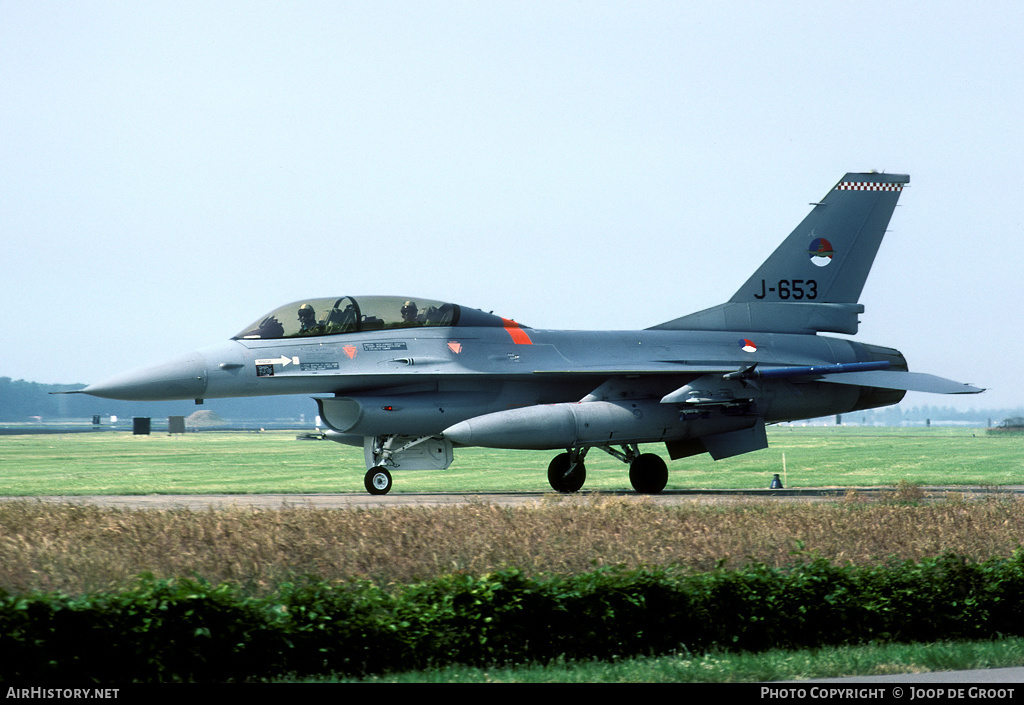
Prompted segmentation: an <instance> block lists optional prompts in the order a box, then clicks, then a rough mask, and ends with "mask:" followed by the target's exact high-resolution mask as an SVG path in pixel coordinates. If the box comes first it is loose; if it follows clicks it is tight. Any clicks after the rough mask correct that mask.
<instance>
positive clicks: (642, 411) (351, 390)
mask: <svg viewBox="0 0 1024 705" xmlns="http://www.w3.org/2000/svg"><path fill="white" fill-rule="evenodd" d="M909 181H910V179H909V177H908V176H906V175H901V174H883V173H875V172H871V173H862V174H847V175H846V176H844V177H843V178H842V180H841V181H840V182H839V183H838V184H836V185H835V187H833V188H832V189H831V190H830V191H829V192H828V194H827V195H826V196H825V197H824V198H823V199H821V200H820V201H817V202H814V203H812V204H811V206H812V208H811V211H810V213H809V214H808V215H807V216H806V218H804V220H803V221H802V222H801V223H800V224H799V225H798V226H797V227H796V229H795V230H794V231H793V232H792V233H791V234H790V235H789V236H788V237H787V238H786V239H785V240H784V241H783V242H782V244H781V245H780V246H779V247H778V248H777V249H776V250H775V251H774V253H773V254H772V255H771V256H770V257H769V258H768V259H767V260H766V261H765V262H764V263H763V264H762V265H761V266H760V267H759V268H758V269H757V271H755V272H754V273H753V274H752V275H751V276H750V278H749V279H747V281H746V282H745V283H744V284H743V285H742V286H741V287H740V288H739V290H738V291H737V292H736V293H735V294H734V295H733V296H732V298H731V299H729V300H728V301H727V302H725V303H723V304H721V305H719V306H715V307H713V308H710V309H706V310H703V311H699V312H697V313H693V314H690V315H687V316H683V317H681V318H677V319H675V320H672V321H668V322H666V323H662V324H660V325H656V326H654V327H652V328H647V329H644V330H636V331H564V330H542V329H535V328H530V327H528V326H526V325H523V324H521V323H518V322H516V321H514V320H512V319H509V318H502V317H501V316H497V315H494V314H492V313H485V312H483V311H481V310H477V309H473V308H468V307H465V306H460V305H457V304H454V303H449V302H445V301H436V300H430V299H423V298H418V297H410V296H397V297H396V296H336V297H330V298H316V299H307V300H303V301H296V302H294V303H289V304H287V305H285V306H281V307H280V308H278V309H276V310H274V311H271V312H269V313H267V314H265V315H263V316H260V317H259V318H258V319H256V321H255V322H254V323H252V324H251V325H249V326H246V327H245V328H243V329H242V330H241V331H240V332H239V333H238V334H237V335H235V336H234V337H232V338H231V339H230V340H229V341H227V342H223V343H221V344H219V345H215V346H213V347H210V348H206V349H203V350H200V351H197V352H193V353H191V354H188V355H185V356H183V357H180V358H178V359H176V360H172V361H170V362H167V363H164V364H162V365H157V366H152V367H145V368H141V369H138V370H134V371H131V372H128V373H125V374H122V375H119V376H116V377H114V378H112V379H109V380H106V381H104V382H100V383H98V384H92V385H90V386H88V387H86V388H85V389H83V390H80V391H81V392H82V393H85V394H91V395H93V396H97V397H106V398H110V399H126V400H171V399H195V400H197V403H200V402H201V400H202V399H210V398H220V397H247V396H260V395H271V394H309V395H313V396H314V399H315V401H316V404H317V405H318V407H319V413H320V417H321V418H322V420H323V421H324V422H325V423H326V425H327V426H328V427H329V428H330V431H329V432H328V436H329V437H330V438H331V439H332V440H335V441H338V442H341V443H348V444H352V445H357V446H362V447H363V450H364V455H365V460H366V468H367V470H366V475H365V487H366V489H367V491H369V492H370V493H372V494H385V493H387V492H388V491H390V490H391V488H392V484H393V480H392V472H393V471H396V470H412V469H444V468H447V467H448V466H449V465H450V464H451V463H452V461H453V457H454V448H456V447H463V446H483V447H488V448H511V449H532V450H548V451H552V450H557V451H559V453H558V454H557V455H556V456H555V457H554V459H553V460H552V461H551V463H550V465H549V467H548V480H549V482H550V484H551V487H552V488H554V489H555V490H557V491H558V492H575V491H578V490H579V489H580V488H581V487H582V486H583V484H584V481H585V479H586V465H585V458H586V456H587V453H588V452H589V451H590V450H591V449H594V448H597V449H600V450H601V451H604V452H607V453H609V454H611V455H612V456H614V457H615V458H618V459H619V460H621V461H623V462H624V463H626V464H627V465H628V466H629V479H630V483H631V484H632V486H633V488H634V489H635V490H636V491H637V492H641V493H658V492H661V491H662V490H663V489H664V488H665V486H666V484H667V482H668V466H667V464H666V463H665V461H664V460H663V459H662V458H661V457H660V456H659V455H658V454H656V453H652V452H641V451H640V446H641V445H642V444H651V443H658V444H664V446H665V451H666V452H667V454H668V457H669V458H671V459H672V460H678V459H681V458H686V457H689V456H693V455H697V454H701V453H708V454H710V456H711V457H712V458H714V459H715V460H720V459H722V458H729V457H732V456H735V455H739V454H742V453H749V452H751V451H755V450H759V449H762V448H766V447H767V446H768V441H767V436H766V433H765V426H766V425H768V424H774V423H779V422H786V421H794V420H798V419H806V418H815V417H820V416H827V415H832V414H843V413H847V412H853V411H857V410H861V409H871V408H875V407H880V406H887V405H890V404H895V403H897V402H899V401H900V400H901V399H902V398H903V396H904V395H905V393H906V392H907V391H908V390H909V391H921V392H934V393H940V394H965V393H966V394H973V393H977V392H981V391H983V390H981V389H978V388H976V387H972V386H969V385H965V384H960V383H957V382H953V381H950V380H947V379H943V378H940V377H936V376H933V375H927V374H921V373H916V372H910V371H909V368H908V365H907V361H906V359H905V358H904V356H903V355H902V354H901V353H900V352H899V351H898V350H895V349H893V348H888V347H880V346H877V345H868V344H865V343H860V342H855V341H852V340H849V339H846V338H838V337H834V336H826V335H822V334H823V333H841V334H847V335H852V334H854V333H856V332H857V327H858V323H859V320H858V316H859V314H861V313H862V312H863V311H864V307H863V306H862V305H861V304H859V303H858V299H859V298H860V295H861V291H862V289H863V287H864V283H865V281H866V279H867V276H868V272H869V270H870V268H871V265H872V262H873V261H874V258H875V255H876V253H877V251H878V248H879V245H880V244H881V242H882V237H883V235H884V234H885V231H886V228H887V226H888V223H889V220H890V218H891V216H892V213H893V210H894V208H895V207H896V202H897V200H898V199H899V197H900V193H901V191H902V190H903V188H904V186H906V184H907V183H909Z"/></svg>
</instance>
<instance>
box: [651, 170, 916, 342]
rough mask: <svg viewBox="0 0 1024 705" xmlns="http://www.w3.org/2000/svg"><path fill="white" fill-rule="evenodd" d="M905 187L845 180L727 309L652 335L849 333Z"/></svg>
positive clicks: (898, 178)
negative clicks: (685, 331) (676, 331)
mask: <svg viewBox="0 0 1024 705" xmlns="http://www.w3.org/2000/svg"><path fill="white" fill-rule="evenodd" d="M909 181H910V177H909V176H906V175H904V174H877V173H868V174H847V175H846V176H844V177H843V178H842V180H841V181H840V182H839V183H838V184H836V185H835V187H834V188H833V189H832V190H831V191H829V192H828V194H827V195H826V196H825V198H823V199H822V200H821V201H820V202H819V203H814V204H812V205H813V206H814V208H813V210H812V211H811V212H810V213H809V214H808V215H807V217H806V218H804V220H803V222H801V223H800V225H798V226H797V227H796V229H795V230H793V232H792V233H790V235H789V237H787V238H786V239H785V240H784V241H783V242H782V244H781V245H779V247H778V248H777V249H776V250H775V252H773V253H772V254H771V256H770V257H768V259H767V260H765V261H764V263H763V264H762V265H761V266H760V267H758V269H757V271H756V272H754V274H753V275H752V276H751V277H750V278H749V279H748V280H747V281H746V283H745V284H744V285H743V286H741V287H740V288H739V290H738V291H737V292H736V293H735V294H734V295H733V297H732V298H731V299H729V301H728V302H727V303H725V304H722V305H720V306H715V307H713V308H710V309H707V310H705V311H700V312H698V313H694V314H691V315H689V316H684V317H682V318H677V319H676V320H674V321H670V322H668V323H663V324H662V325H660V326H655V328H660V329H666V328H668V329H697V330H753V331H757V330H760V331H776V332H792V333H797V332H799V333H816V332H819V331H832V332H838V333H855V332H856V331H857V314H859V313H861V312H862V311H863V310H864V309H863V307H862V306H860V305H859V304H858V303H857V300H858V299H859V298H860V294H861V291H863V289H864V283H865V281H867V277H868V272H869V271H870V270H871V265H872V263H873V262H874V260H875V255H876V254H877V252H878V247H879V245H881V243H882V237H883V235H885V229H886V228H887V227H888V225H889V219H890V218H891V217H892V213H893V210H894V209H895V208H896V202H897V200H899V197H900V192H901V191H902V190H903V186H904V185H906V184H907V183H909Z"/></svg>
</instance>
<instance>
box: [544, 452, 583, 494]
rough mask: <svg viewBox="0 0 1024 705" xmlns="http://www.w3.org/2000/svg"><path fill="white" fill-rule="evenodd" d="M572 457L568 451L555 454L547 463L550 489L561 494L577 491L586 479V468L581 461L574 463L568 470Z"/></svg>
mask: <svg viewBox="0 0 1024 705" xmlns="http://www.w3.org/2000/svg"><path fill="white" fill-rule="evenodd" d="M571 465H572V459H571V458H570V457H569V454H568V453H562V454H560V455H556V456H555V457H554V459H552V461H551V463H549V464H548V482H549V483H550V484H551V487H552V489H554V490H555V491H556V492H561V493H563V494H571V493H572V492H579V491H580V488H581V487H583V483H584V482H586V481H587V468H586V466H585V465H584V464H583V461H582V460H581V461H579V462H577V463H576V466H575V467H573V468H572V470H571V471H570V470H569V468H570V466H571Z"/></svg>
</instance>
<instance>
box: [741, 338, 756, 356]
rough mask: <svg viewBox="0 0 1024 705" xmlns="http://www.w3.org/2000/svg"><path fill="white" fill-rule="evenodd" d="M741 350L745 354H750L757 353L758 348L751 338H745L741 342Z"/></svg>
mask: <svg viewBox="0 0 1024 705" xmlns="http://www.w3.org/2000/svg"><path fill="white" fill-rule="evenodd" d="M740 349H741V350H742V351H743V352H748V353H752V352H757V346H756V345H754V341H753V340H750V339H749V338H744V339H743V340H741V341H740Z"/></svg>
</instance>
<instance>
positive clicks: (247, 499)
mask: <svg viewBox="0 0 1024 705" xmlns="http://www.w3.org/2000/svg"><path fill="white" fill-rule="evenodd" d="M921 491H922V495H921V497H920V499H921V500H922V501H941V500H948V499H951V498H953V497H957V498H959V499H962V500H964V501H971V500H977V499H983V498H985V497H992V496H1020V495H1022V494H1024V486H1013V487H956V486H949V487H922V488H921ZM895 493H896V490H895V489H894V488H892V487H856V488H846V487H815V488H796V489H784V490H770V489H758V490H666V491H664V492H662V493H660V494H656V495H643V494H637V493H636V492H631V491H623V492H603V491H602V492H598V491H593V492H588V491H581V492H577V493H574V494H569V495H564V494H558V493H555V492H424V493H413V492H395V493H392V494H386V495H371V494H367V493H363V492H352V493H331V494H327V493H323V494H319V493H308V494H283V493H277V494H274V493H272V494H152V495H52V496H38V497H0V502H16V501H23V502H46V503H53V504H85V505H94V506H99V507H110V508H117V509H129V510H137V509H191V510H206V509H218V508H231V507H236V508H237V507H243V508H253V509H282V508H302V507H308V508H319V509H369V508H388V507H450V506H458V505H469V504H486V505H498V506H524V505H530V504H538V505H539V504H543V503H560V502H561V503H565V502H590V501H596V500H599V499H602V498H610V497H615V498H622V499H625V500H627V501H635V502H638V503H641V502H642V503H653V504H656V505H665V506H672V505H681V504H689V503H693V502H700V503H717V504H736V503H745V502H751V501H764V500H771V501H780V502H793V501H804V502H823V501H833V502H835V501H857V500H864V501H870V500H879V499H882V498H884V497H886V496H887V494H888V495H890V496H892V495H895Z"/></svg>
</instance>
